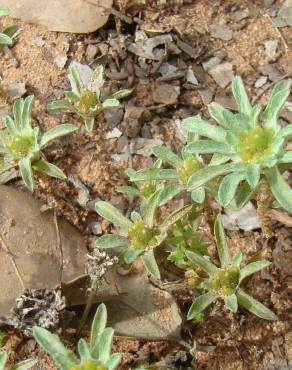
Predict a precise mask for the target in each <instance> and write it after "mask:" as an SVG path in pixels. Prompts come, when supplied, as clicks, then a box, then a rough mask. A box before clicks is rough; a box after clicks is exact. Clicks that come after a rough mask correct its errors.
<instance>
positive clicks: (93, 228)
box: [88, 222, 102, 235]
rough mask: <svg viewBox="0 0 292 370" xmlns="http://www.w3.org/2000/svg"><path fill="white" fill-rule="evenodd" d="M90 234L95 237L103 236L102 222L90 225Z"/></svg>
mask: <svg viewBox="0 0 292 370" xmlns="http://www.w3.org/2000/svg"><path fill="white" fill-rule="evenodd" d="M88 229H89V232H90V233H92V234H93V235H101V234H102V228H101V224H100V222H91V223H90V224H89V227H88Z"/></svg>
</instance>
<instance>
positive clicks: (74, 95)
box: [63, 91, 79, 109]
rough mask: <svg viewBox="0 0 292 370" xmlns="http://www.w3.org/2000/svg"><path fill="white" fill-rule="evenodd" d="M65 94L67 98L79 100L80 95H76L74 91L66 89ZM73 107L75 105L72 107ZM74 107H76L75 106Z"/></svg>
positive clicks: (74, 100)
mask: <svg viewBox="0 0 292 370" xmlns="http://www.w3.org/2000/svg"><path fill="white" fill-rule="evenodd" d="M64 95H65V96H66V98H67V99H69V100H71V101H73V102H76V101H78V100H79V96H78V95H76V94H75V93H74V92H73V91H64ZM63 101H64V100H63ZM72 108H73V107H72ZM73 109H74V108H73Z"/></svg>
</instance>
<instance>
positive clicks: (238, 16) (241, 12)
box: [231, 8, 250, 23]
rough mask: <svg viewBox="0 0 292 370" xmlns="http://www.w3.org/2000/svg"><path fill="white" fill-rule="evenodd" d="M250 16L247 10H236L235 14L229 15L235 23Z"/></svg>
mask: <svg viewBox="0 0 292 370" xmlns="http://www.w3.org/2000/svg"><path fill="white" fill-rule="evenodd" d="M249 15H250V11H249V9H248V8H245V9H243V10H241V9H240V10H237V11H236V12H234V13H232V14H231V18H232V20H233V21H234V22H235V23H239V22H241V21H242V20H243V19H246V18H248V17H249Z"/></svg>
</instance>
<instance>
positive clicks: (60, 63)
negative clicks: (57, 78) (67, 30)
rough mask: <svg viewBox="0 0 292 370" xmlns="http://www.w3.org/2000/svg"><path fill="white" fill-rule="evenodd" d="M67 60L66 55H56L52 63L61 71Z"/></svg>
mask: <svg viewBox="0 0 292 370" xmlns="http://www.w3.org/2000/svg"><path fill="white" fill-rule="evenodd" d="M67 60H68V57H67V55H58V56H56V57H55V58H54V63H55V64H56V66H58V67H59V68H60V69H63V68H64V67H65V64H66V62H67Z"/></svg>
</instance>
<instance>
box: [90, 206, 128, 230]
mask: <svg viewBox="0 0 292 370" xmlns="http://www.w3.org/2000/svg"><path fill="white" fill-rule="evenodd" d="M95 210H96V212H97V213H98V214H99V215H100V216H101V217H103V218H105V219H106V220H108V221H110V222H112V223H113V224H114V225H115V226H116V227H120V228H121V229H124V230H128V229H129V228H131V227H133V223H132V222H131V221H130V220H128V219H127V218H126V217H125V216H124V215H123V214H122V213H121V212H120V211H119V210H118V209H117V208H115V207H114V206H112V205H111V204H110V203H108V202H103V201H99V202H97V203H96V204H95Z"/></svg>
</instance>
